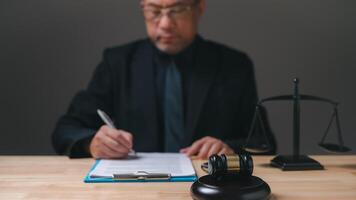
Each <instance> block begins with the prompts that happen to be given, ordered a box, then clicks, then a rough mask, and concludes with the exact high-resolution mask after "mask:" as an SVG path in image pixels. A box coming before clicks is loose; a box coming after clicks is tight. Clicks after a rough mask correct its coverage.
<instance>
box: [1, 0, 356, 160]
mask: <svg viewBox="0 0 356 200" xmlns="http://www.w3.org/2000/svg"><path fill="white" fill-rule="evenodd" d="M207 2H208V9H207V13H206V14H205V16H204V18H203V20H202V23H201V28H200V32H201V34H202V35H204V36H205V37H206V38H208V39H213V40H215V41H219V42H221V43H225V44H228V45H229V46H232V47H234V48H238V49H241V50H243V51H245V52H247V53H248V54H249V55H250V56H251V58H252V59H253V60H254V63H255V70H256V77H257V84H258V90H259V94H260V97H261V98H264V97H268V96H272V95H278V94H286V93H291V92H292V79H293V78H294V77H296V76H297V77H299V78H300V79H301V84H300V89H301V92H302V93H307V94H314V95H318V96H322V97H326V98H331V99H334V100H336V101H339V102H341V105H340V107H339V108H340V111H339V112H340V117H341V125H342V130H343V132H344V138H345V143H346V145H348V146H350V147H352V148H353V149H354V150H353V153H355V152H356V123H355V122H356V114H355V111H356V105H355V104H354V103H355V102H356V94H355V89H354V86H355V84H354V80H353V78H354V76H355V74H356V56H355V55H354V54H355V52H356V37H355V35H356V15H355V14H354V13H355V10H356V1H350V0H313V1H309V0H302V1H293V0H269V1H256V0H248V1H247V0H246V1H237V0H208V1H207ZM144 36H145V29H144V23H143V19H142V16H141V14H140V10H139V6H138V1H132V0H100V1H93V0H92V1H89V0H76V1H71V0H36V1H25V0H23V1H21V0H1V1H0V91H1V96H0V97H1V98H0V106H1V114H0V123H1V124H0V128H1V129H0V131H1V133H0V135H1V137H0V154H52V153H53V149H52V147H51V144H50V134H51V132H52V130H53V128H54V125H55V122H56V121H57V119H58V117H59V116H60V115H61V114H62V113H64V112H65V110H66V109H67V107H68V104H69V102H70V100H71V98H72V97H73V95H74V94H75V92H76V91H78V90H79V89H81V88H84V87H85V86H86V84H87V83H88V80H89V78H90V77H91V74H92V72H93V70H94V68H95V67H96V64H97V63H98V62H99V61H100V59H101V53H102V50H103V49H104V48H105V47H108V46H113V45H119V44H123V43H126V42H129V41H131V40H134V39H137V38H141V37H144ZM268 108H269V113H270V117H271V123H272V127H273V130H274V132H275V134H276V137H277V139H278V144H279V152H280V153H290V152H291V138H292V137H291V136H292V131H291V130H292V124H291V120H292V118H291V114H292V112H291V109H292V105H291V104H290V103H281V104H278V105H277V103H271V104H268ZM330 115H331V109H330V107H329V106H326V105H319V104H316V103H303V104H302V128H301V131H302V137H301V144H302V147H301V149H302V152H303V153H308V154H320V153H323V152H322V151H321V150H320V149H319V148H318V147H317V145H316V144H317V143H318V141H319V139H320V138H321V135H322V133H323V131H324V130H325V128H326V125H327V122H328V119H329V117H330ZM332 130H333V133H336V132H335V129H332Z"/></svg>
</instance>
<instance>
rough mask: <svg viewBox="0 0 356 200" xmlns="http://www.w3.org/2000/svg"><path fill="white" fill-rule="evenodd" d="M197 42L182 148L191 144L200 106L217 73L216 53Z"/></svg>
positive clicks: (204, 44) (203, 43)
mask: <svg viewBox="0 0 356 200" xmlns="http://www.w3.org/2000/svg"><path fill="white" fill-rule="evenodd" d="M199 40H200V41H198V44H197V48H196V57H195V62H194V63H195V64H194V66H193V69H192V74H191V76H190V80H189V81H190V85H191V87H190V88H189V91H188V96H187V115H186V121H185V130H186V132H185V137H184V146H188V145H190V144H191V142H192V139H193V136H194V134H195V129H196V126H197V122H198V119H199V115H200V113H201V109H202V106H203V104H204V102H205V100H206V96H207V94H208V91H209V88H210V87H211V85H212V83H213V81H214V79H215V76H216V73H217V59H216V58H217V55H216V52H214V51H213V49H212V48H209V45H208V44H207V43H206V42H205V41H203V39H200V38H199Z"/></svg>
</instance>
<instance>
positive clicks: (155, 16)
mask: <svg viewBox="0 0 356 200" xmlns="http://www.w3.org/2000/svg"><path fill="white" fill-rule="evenodd" d="M195 6H196V3H193V4H190V5H176V6H171V7H167V8H162V7H155V6H147V7H145V6H143V7H142V10H143V15H144V17H145V19H146V20H147V21H158V20H160V19H161V17H162V16H163V15H167V16H168V17H169V18H171V19H174V20H177V19H182V18H185V17H187V16H189V14H190V12H191V11H192V10H193V8H194V7H195Z"/></svg>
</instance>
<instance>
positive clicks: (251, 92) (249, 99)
mask: <svg viewBox="0 0 356 200" xmlns="http://www.w3.org/2000/svg"><path fill="white" fill-rule="evenodd" d="M243 65H244V66H245V69H246V74H245V75H246V76H245V78H246V79H245V87H244V91H243V92H242V95H241V101H240V105H239V113H238V116H237V119H236V120H237V121H236V123H237V124H240V126H239V130H236V131H238V132H239V133H238V134H239V135H243V137H240V138H239V139H230V140H225V141H224V142H225V143H226V144H228V145H229V146H230V147H232V148H233V149H234V150H235V151H237V150H238V149H239V148H242V147H243V146H245V144H246V139H247V136H248V133H249V131H250V129H251V123H252V119H253V116H254V113H255V108H256V105H257V101H258V95H257V87H256V80H255V73H254V70H253V69H254V68H253V63H252V61H251V60H250V59H249V57H248V56H247V55H245V59H244V61H243ZM266 116H267V115H266V113H264V114H263V120H264V125H265V127H266V133H267V136H266V137H267V138H266V139H267V140H268V141H265V140H266V139H265V138H253V141H251V142H252V143H254V146H256V145H261V144H265V143H267V142H268V143H269V144H270V146H271V149H270V151H268V152H265V153H264V154H274V153H275V149H276V147H275V140H274V137H273V134H272V132H271V130H270V128H269V125H268V121H267V118H266ZM235 134H236V133H235Z"/></svg>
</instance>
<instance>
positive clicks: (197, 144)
mask: <svg viewBox="0 0 356 200" xmlns="http://www.w3.org/2000/svg"><path fill="white" fill-rule="evenodd" d="M205 140H206V139H205V138H202V139H200V140H198V141H196V142H194V143H193V144H192V146H191V147H190V149H189V150H188V151H187V155H188V156H192V155H195V154H197V153H198V152H199V150H200V148H201V146H202V145H203V144H204V142H205Z"/></svg>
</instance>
